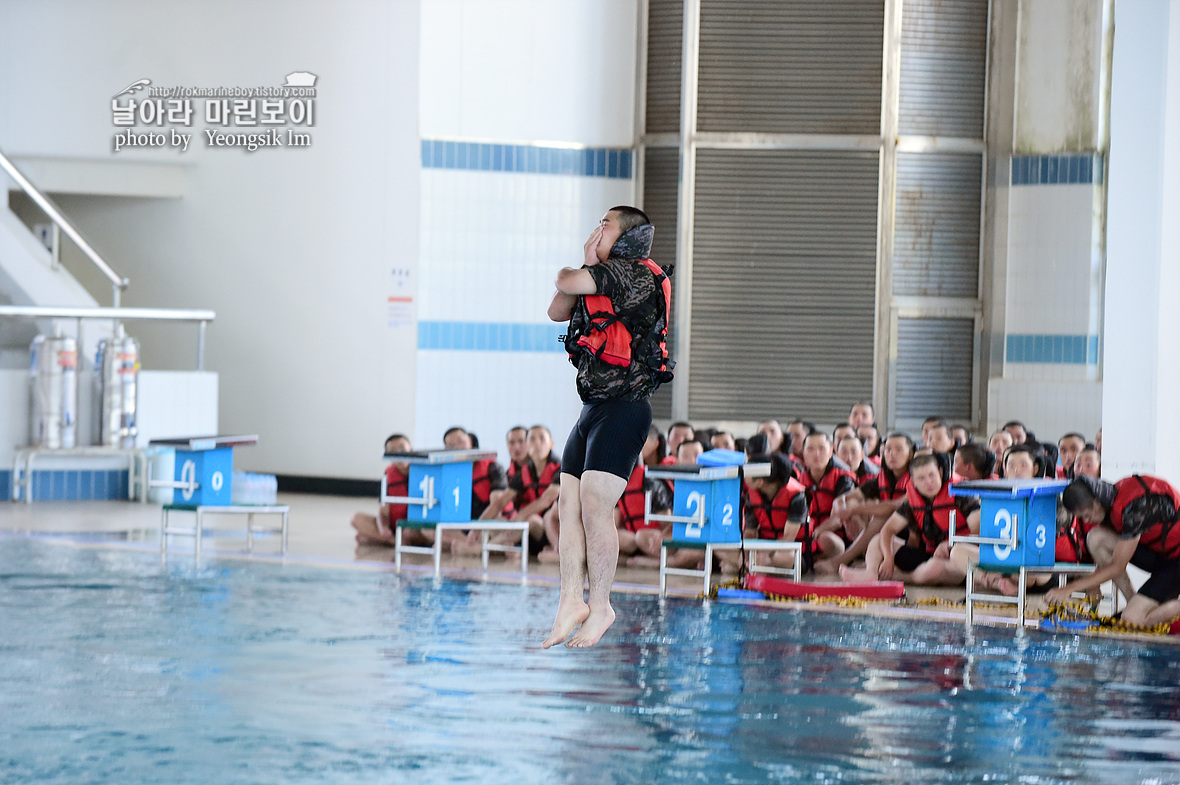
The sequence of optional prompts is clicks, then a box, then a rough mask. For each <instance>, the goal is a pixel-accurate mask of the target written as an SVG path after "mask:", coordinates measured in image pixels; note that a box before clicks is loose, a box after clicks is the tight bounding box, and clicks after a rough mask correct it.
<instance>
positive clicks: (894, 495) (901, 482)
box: [861, 467, 910, 502]
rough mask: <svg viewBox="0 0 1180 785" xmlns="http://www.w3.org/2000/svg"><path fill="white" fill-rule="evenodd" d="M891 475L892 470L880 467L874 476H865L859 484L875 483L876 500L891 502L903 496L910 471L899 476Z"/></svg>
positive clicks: (908, 481)
mask: <svg viewBox="0 0 1180 785" xmlns="http://www.w3.org/2000/svg"><path fill="white" fill-rule="evenodd" d="M891 477H893V472H892V471H890V470H889V469H888V468H885V467H882V468H881V471H879V472H877V476H876V477H866V478H865V480H864V482H863V483H862V484H861V485H862V487H863V486H865V485H876V486H877V500H878V501H883V502H891V501H893V500H894V499H900V498H901V497H903V496H905V492H906V490H907V489H908V488H909V487H910V473H909V471H906V473H905V474H903V475H901V477H894V478H893V479H890V478H891Z"/></svg>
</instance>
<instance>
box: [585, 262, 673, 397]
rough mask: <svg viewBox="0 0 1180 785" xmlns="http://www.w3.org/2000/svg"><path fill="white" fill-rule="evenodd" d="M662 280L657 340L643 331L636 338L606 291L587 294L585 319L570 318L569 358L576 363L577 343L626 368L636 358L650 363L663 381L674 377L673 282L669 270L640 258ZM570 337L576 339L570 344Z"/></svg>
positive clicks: (594, 353) (608, 362)
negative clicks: (669, 341) (670, 344)
mask: <svg viewBox="0 0 1180 785" xmlns="http://www.w3.org/2000/svg"><path fill="white" fill-rule="evenodd" d="M639 261H640V263H642V264H643V265H644V266H645V267H647V269H648V270H650V271H651V274H652V275H654V276H655V277H656V281H657V282H658V283H659V284H660V290H661V292H662V293H663V297H664V309H663V310H664V315H663V319H662V320H661V322H660V324H661V329H660V330H659V339H658V341H657V340H655V339H654V337H653V336H652V335H641V336H640V337H639V340H638V341H636V339H635V336H634V335H632V332H631V327H630V325H628V324H627V322H626V320H624V319H623V317H621V316H619V315H618V314H616V313H615V307H614V304H612V303H611V301H610V297H608V296H606V295H605V294H588V295H585V296H584V297H583V301H584V304H585V308H586V314H585V318H584V319H574V320H573V321H571V322H570V334H569V335H568V336H567V337H566V348H567V350H569V352H570V362H573V363H575V364H576V363H577V354H576V350H577V347H582V348H583V349H587V350H589V351H590V353H591V354H593V355H594V356H595V357H597V358H598V359H599V360H602V361H603V362H604V363H607V364H608V365H617V366H619V367H621V368H626V367H628V366H630V365H631V360H632V358H633V357H634V356H635V355H638V357H637V358H636V359H638V361H639V362H640V363H642V364H643V365H645V366H647V367H648V368H649V369H650V370H651V371H652V373H653V374H654V375H655V377H656V380H657V381H658V382H660V383H661V384H662V383H664V382H668V381H671V379H672V372H671V370H670V369H671V363H669V362H668V344H667V339H668V320H669V319H670V318H671V308H672V282H671V280H670V279H669V278H668V273H666V272H664V270H663V268H661V267H660V266H659V265H658V264H656V263H655V262H653V261H652V260H651V259H640V260H639ZM570 339H574V340H573V343H574V346H571V345H570V343H571V341H570Z"/></svg>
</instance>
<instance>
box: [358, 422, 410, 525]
mask: <svg viewBox="0 0 1180 785" xmlns="http://www.w3.org/2000/svg"><path fill="white" fill-rule="evenodd" d="M412 449H413V448H412V447H411V446H410V440H409V438H408V437H406V436H405V435H403V434H400V433H395V434H393V435H392V436H390V437H389V438H388V439H386V440H385V454H386V455H390V454H392V453H397V452H409V451H410V450H412ZM409 480H410V465H409V464H408V463H391V464H389V465H388V466H386V467H385V493H386V495H388V496H409V495H410V494H409ZM408 512H409V508H408V507H407V506H406V505H404V504H386V505H384V506H382V507H380V508H378V510H377V514H376V515H375V516H374V515H369V514H367V513H363V512H358V513H357V514H356V515H354V516H352V528H354V529H356V541H357V544H358V545H384V546H387V547H393V544H394V537H395V536H396V535H395V529H396V528H397V522H398V521H404V520H405V519H406V514H407V513H408ZM414 533H416V531H415V530H413V529H410V530H406V531H404V532H403V537H404V536H407V535H412V534H414ZM406 544H407V545H412V544H413V543H406Z"/></svg>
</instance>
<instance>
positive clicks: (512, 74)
mask: <svg viewBox="0 0 1180 785" xmlns="http://www.w3.org/2000/svg"><path fill="white" fill-rule="evenodd" d="M636 15H637V8H636V2H635V0H609V2H603V1H602V0H569V1H568V2H560V3H554V2H546V1H544V0H497V2H494V3H490V2H486V1H485V0H439V1H437V2H434V1H432V2H430V3H424V4H423V8H422V40H421V56H422V61H421V62H422V67H421V80H422V81H421V85H422V88H421V103H420V112H419V114H420V117H421V135H422V139H423V140H424V142H425V145H424V148H425V149H424V153H423V155H424V156H430V157H431V162H430V163H429V165H425V166H424V168H423V169H422V174H421V186H422V203H421V204H422V212H421V231H420V234H421V268H420V279H419V298H420V301H419V302H420V307H419V319H420V320H421V324H422V328H423V330H424V332H423V336H422V339H421V342H420V344H419V346H420V348H419V352H418V382H417V401H418V407H417V418H416V421H415V433H416V439H417V441H416V444H417V445H418V446H422V447H427V446H437V445H439V444H441V443H442V434H443V431H444V430H446V429H447V428H448V427H450V426H452V425H460V426H463V427H466V428H467V429H469V430H471V431H474V432H475V433H476V434H478V435H479V437H480V442H481V446H482V447H485V448H489V449H497V450H499V451H500V452H501V458H502V459H506V458H507V455H506V451H505V449H504V433H505V431H506V430H507V429H508V428H509V427H511V426H513V425H517V424H524V425H526V426H527V425H532V424H534V423H541V424H544V425H547V426H548V427H549V428H550V430H551V431H552V432H553V435H554V441H555V442H556V449H557V450H558V451H559V452H560V450H561V447H562V445H563V444H564V441H565V437H566V435H567V433H568V431H569V429H570V428H571V427H572V425H573V422H574V420H575V419H576V418H577V414H578V411H579V410H580V408H581V402H580V401H579V400H578V396H577V393H576V391H575V389H574V373H573V367H572V366H571V365H570V364H569V362H568V361H567V359H566V356H565V354H563V353H561V352H560V351H559V349H560V347H559V346H558V344H557V342H556V336H557V335H558V334H559V333H561V332H563V331H564V328H563V325H555V324H553V323H552V322H549V320H548V319H547V318H546V316H545V310H546V308H547V306H548V304H549V300H550V297H551V296H552V293H553V277H554V275H555V274H556V272H557V270H558V269H559V268H561V267H563V266H567V265H569V266H578V265H579V264H580V263H581V262H580V259H581V253H582V244H583V243H584V242H585V239H586V236H587V235H588V234H589V233H590V231H591V229H593V227H594V224H595V222H596V221H597V220H598V218H599V217H601V215H602V213H603V212H604V211H605V210H606V209H607V208H609V207H611V206H613V205H615V204H619V203H630V202H633V201H634V198H635V196H634V193H635V189H634V180H633V178H632V177H622V176H605V175H603V174H600V173H596V174H594V175H592V176H588V175H587V174H586V173H585V172H584V171H581V170H579V171H565V172H563V173H556V172H554V171H517V170H514V169H513V168H512V167H508V166H507V165H504V166H500V167H497V166H495V165H489V166H488V167H487V168H471V167H468V168H461V167H458V166H454V167H448V166H445V165H435V164H434V162H433V157H432V154H433V150H434V149H435V147H434V145H435V143H436V142H438V143H440V144H441V143H442V140H451V141H458V142H460V143H467V144H465V145H463V148H462V149H463V150H470V149H474V148H473V147H472V146H471V143H483V144H489V143H490V144H492V145H511V146H513V147H514V148H516V149H517V150H523V151H526V152H528V153H530V154H534V155H539V156H550V155H552V156H554V157H556V156H559V155H564V154H566V153H564V152H562V151H564V150H569V149H570V148H573V149H575V150H577V154H578V155H581V154H582V151H583V150H586V149H592V150H604V151H611V152H613V153H614V154H615V155H616V157H617V156H618V155H620V154H623V153H624V152H626V154H628V155H629V154H630V153H629V151H630V150H631V148H632V147H633V145H634V104H635V93H634V85H635V55H636V46H635V43H636ZM551 151H552V152H551ZM462 154H463V155H466V152H464V153H462ZM484 154H487V153H486V152H485V153H484ZM436 324H437V325H441V326H443V327H444V328H445V329H447V330H451V329H454V330H460V329H467V330H472V331H475V330H477V329H478V330H480V331H482V334H486V333H487V332H488V331H489V330H492V331H495V330H497V329H499V328H511V329H515V330H517V331H519V332H524V333H528V334H536V335H541V336H542V338H543V340H541V339H538V340H539V341H540V342H539V343H538V344H537V345H533V346H527V347H520V348H515V349H514V348H512V347H505V346H504V345H502V344H500V343H497V342H496V341H494V340H493V341H489V340H486V339H485V338H481V339H480V340H479V341H477V342H475V343H476V348H463V347H461V346H459V345H457V344H458V343H459V342H453V341H450V342H449V341H447V340H434V339H432V337H431V336H432V335H433V333H431V332H430V326H431V325H436Z"/></svg>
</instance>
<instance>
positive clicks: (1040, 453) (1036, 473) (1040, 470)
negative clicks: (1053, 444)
mask: <svg viewBox="0 0 1180 785" xmlns="http://www.w3.org/2000/svg"><path fill="white" fill-rule="evenodd" d="M1018 453H1025V454H1026V455H1028V457H1029V458H1030V459H1031V460H1032V462H1033V477H1040V476H1042V475H1044V473H1045V451H1044V450H1041V449H1038V448H1037V447H1036V446H1034V445H1031V444H1027V443H1025V444H1014V445H1012V446H1011V447H1009V448H1008V449H1007V450H1006V451H1005V452H1004V473H1005V474H1007V470H1008V459H1009V458H1010V457H1012V456H1013V455H1017V454H1018Z"/></svg>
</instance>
